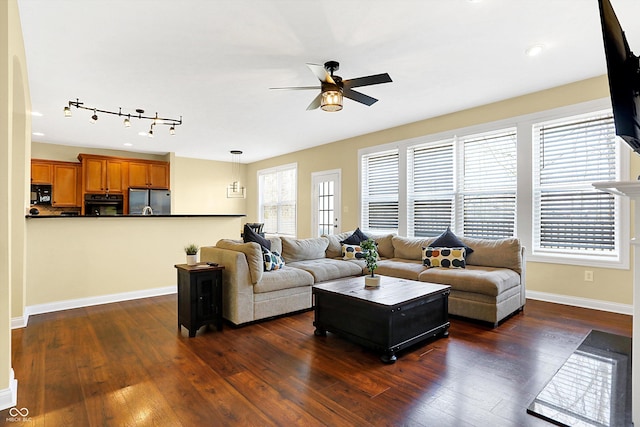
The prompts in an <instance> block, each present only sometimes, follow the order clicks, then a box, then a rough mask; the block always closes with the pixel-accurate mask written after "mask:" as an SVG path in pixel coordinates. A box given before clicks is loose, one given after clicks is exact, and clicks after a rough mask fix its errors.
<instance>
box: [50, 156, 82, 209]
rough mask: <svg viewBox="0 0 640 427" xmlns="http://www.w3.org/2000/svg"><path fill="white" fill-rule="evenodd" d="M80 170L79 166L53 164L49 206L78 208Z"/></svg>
mask: <svg viewBox="0 0 640 427" xmlns="http://www.w3.org/2000/svg"><path fill="white" fill-rule="evenodd" d="M80 176H81V169H80V165H79V164H77V165H76V164H73V163H69V164H62V163H55V164H53V187H52V188H53V190H52V193H53V194H52V200H51V206H54V207H79V206H81V195H80Z"/></svg>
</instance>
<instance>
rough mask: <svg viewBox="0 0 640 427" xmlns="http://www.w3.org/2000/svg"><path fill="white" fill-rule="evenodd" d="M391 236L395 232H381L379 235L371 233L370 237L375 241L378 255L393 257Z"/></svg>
mask: <svg viewBox="0 0 640 427" xmlns="http://www.w3.org/2000/svg"><path fill="white" fill-rule="evenodd" d="M393 236H395V234H381V235H379V236H378V235H375V234H371V238H372V239H373V240H375V241H376V244H377V247H378V255H380V257H381V258H393V257H394V250H393Z"/></svg>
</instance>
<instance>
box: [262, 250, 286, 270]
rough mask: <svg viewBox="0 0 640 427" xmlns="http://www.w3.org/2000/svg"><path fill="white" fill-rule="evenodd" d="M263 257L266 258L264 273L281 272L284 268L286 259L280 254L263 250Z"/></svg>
mask: <svg viewBox="0 0 640 427" xmlns="http://www.w3.org/2000/svg"><path fill="white" fill-rule="evenodd" d="M262 257H263V258H264V271H273V270H280V269H281V268H283V267H284V258H282V255H280V254H279V253H278V252H276V251H273V252H271V251H270V250H269V249H266V248H262Z"/></svg>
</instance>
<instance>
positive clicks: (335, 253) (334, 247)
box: [322, 231, 353, 258]
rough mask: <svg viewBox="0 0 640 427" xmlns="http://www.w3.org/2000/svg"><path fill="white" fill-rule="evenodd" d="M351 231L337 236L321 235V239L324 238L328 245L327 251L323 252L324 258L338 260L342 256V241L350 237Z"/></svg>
mask: <svg viewBox="0 0 640 427" xmlns="http://www.w3.org/2000/svg"><path fill="white" fill-rule="evenodd" d="M352 234H353V231H346V232H344V233H339V234H323V235H322V237H325V238H326V239H327V240H329V245H328V246H327V250H326V251H325V256H326V257H327V258H338V257H341V256H342V243H340V242H341V241H343V240H344V239H346V238H347V237H349V236H351V235H352Z"/></svg>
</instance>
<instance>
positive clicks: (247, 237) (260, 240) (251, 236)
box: [242, 224, 271, 249]
mask: <svg viewBox="0 0 640 427" xmlns="http://www.w3.org/2000/svg"><path fill="white" fill-rule="evenodd" d="M242 238H243V239H244V242H245V243H249V242H256V243H257V244H259V245H260V246H262V247H263V248H266V249H271V242H270V241H269V240H267V239H265V238H264V237H262V236H261V235H259V234H258V233H256V232H255V231H254V230H253V228H251V227H249V226H248V225H247V224H245V225H244V230H243V231H242Z"/></svg>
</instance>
